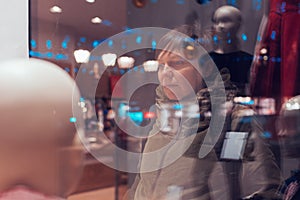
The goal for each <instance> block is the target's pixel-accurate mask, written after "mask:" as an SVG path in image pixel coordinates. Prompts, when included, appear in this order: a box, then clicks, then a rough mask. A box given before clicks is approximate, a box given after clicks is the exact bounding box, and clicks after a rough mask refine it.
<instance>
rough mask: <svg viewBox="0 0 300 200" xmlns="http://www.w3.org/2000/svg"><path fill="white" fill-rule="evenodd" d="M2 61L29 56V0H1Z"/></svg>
mask: <svg viewBox="0 0 300 200" xmlns="http://www.w3.org/2000/svg"><path fill="white" fill-rule="evenodd" d="M0 27H1V32H0V44H1V45H0V61H3V60H6V59H11V58H16V57H19V58H28V0H21V1H20V0H9V1H1V12H0Z"/></svg>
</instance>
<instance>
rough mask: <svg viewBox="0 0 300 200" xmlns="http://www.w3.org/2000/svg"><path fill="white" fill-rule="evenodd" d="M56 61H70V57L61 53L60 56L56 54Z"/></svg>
mask: <svg viewBox="0 0 300 200" xmlns="http://www.w3.org/2000/svg"><path fill="white" fill-rule="evenodd" d="M55 59H56V60H68V56H67V55H64V54H61V53H59V54H56V56H55Z"/></svg>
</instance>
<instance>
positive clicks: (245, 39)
mask: <svg viewBox="0 0 300 200" xmlns="http://www.w3.org/2000/svg"><path fill="white" fill-rule="evenodd" d="M247 39H248V38H247V35H246V34H245V33H243V34H242V40H244V41H247Z"/></svg>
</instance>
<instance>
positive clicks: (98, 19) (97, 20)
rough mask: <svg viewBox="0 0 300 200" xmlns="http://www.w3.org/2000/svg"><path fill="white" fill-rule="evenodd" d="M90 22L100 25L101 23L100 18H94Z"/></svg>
mask: <svg viewBox="0 0 300 200" xmlns="http://www.w3.org/2000/svg"><path fill="white" fill-rule="evenodd" d="M91 22H92V23H94V24H100V23H101V22H102V19H101V18H100V17H94V18H92V19H91Z"/></svg>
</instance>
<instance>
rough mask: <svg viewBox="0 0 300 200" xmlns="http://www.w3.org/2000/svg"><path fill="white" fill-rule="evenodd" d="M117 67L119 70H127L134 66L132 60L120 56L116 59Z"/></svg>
mask: <svg viewBox="0 0 300 200" xmlns="http://www.w3.org/2000/svg"><path fill="white" fill-rule="evenodd" d="M118 65H119V67H120V68H121V69H129V68H131V67H133V65H134V59H133V58H132V57H127V56H122V57H120V58H118Z"/></svg>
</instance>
